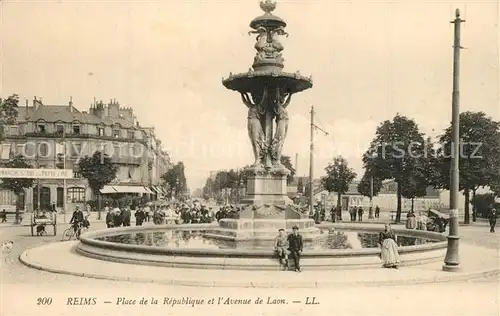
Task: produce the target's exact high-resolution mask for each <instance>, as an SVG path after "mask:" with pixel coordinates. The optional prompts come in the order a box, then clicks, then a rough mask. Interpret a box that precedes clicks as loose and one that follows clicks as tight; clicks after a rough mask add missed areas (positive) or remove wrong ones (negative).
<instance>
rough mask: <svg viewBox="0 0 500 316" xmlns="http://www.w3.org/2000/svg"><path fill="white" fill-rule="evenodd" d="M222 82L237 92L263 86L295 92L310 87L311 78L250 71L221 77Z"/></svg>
mask: <svg viewBox="0 0 500 316" xmlns="http://www.w3.org/2000/svg"><path fill="white" fill-rule="evenodd" d="M222 84H223V85H224V86H225V87H226V88H227V89H230V90H234V91H238V92H243V93H245V92H253V91H255V90H259V89H261V88H262V87H264V86H267V87H269V88H271V89H272V88H274V87H280V88H282V89H283V88H284V89H285V91H286V92H288V93H297V92H301V91H304V90H307V89H310V88H312V86H313V83H312V79H311V78H307V77H304V76H302V75H299V74H298V73H287V72H276V71H253V72H252V71H251V72H246V73H240V74H235V75H230V76H229V78H227V79H223V80H222Z"/></svg>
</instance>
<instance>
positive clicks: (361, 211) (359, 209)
mask: <svg viewBox="0 0 500 316" xmlns="http://www.w3.org/2000/svg"><path fill="white" fill-rule="evenodd" d="M364 213H365V211H364V210H363V207H362V206H360V207H359V208H358V221H359V222H362V221H363V214H364Z"/></svg>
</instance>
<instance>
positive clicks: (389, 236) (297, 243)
mask: <svg viewBox="0 0 500 316" xmlns="http://www.w3.org/2000/svg"><path fill="white" fill-rule="evenodd" d="M378 242H379V245H380V259H381V260H382V264H383V265H382V266H383V267H384V268H390V269H398V266H399V264H400V263H401V260H400V259H399V252H398V244H397V242H396V234H395V233H394V231H393V230H392V228H391V225H390V224H386V225H385V227H384V231H382V232H380V233H379V241H378ZM303 248H304V242H303V239H302V235H300V234H299V227H298V226H294V227H293V228H292V233H291V234H289V235H288V236H287V235H286V232H285V230H284V229H283V228H281V229H279V230H278V236H276V238H275V240H274V251H275V253H276V255H277V257H278V260H279V263H280V264H281V265H282V266H283V269H284V270H288V269H290V268H291V267H290V263H289V257H291V258H292V259H293V267H294V269H295V271H296V272H301V271H302V270H301V268H300V258H301V255H302V251H303Z"/></svg>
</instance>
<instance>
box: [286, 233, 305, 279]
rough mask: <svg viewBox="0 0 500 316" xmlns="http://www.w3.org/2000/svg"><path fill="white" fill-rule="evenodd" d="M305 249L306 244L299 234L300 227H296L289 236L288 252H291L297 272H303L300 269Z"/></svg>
mask: <svg viewBox="0 0 500 316" xmlns="http://www.w3.org/2000/svg"><path fill="white" fill-rule="evenodd" d="M303 247H304V242H303V241H302V236H301V235H300V234H299V227H298V226H294V227H293V232H292V233H291V234H290V235H288V250H289V251H290V257H292V259H293V263H294V265H295V271H297V272H301V271H302V270H301V269H300V255H301V254H302V249H303Z"/></svg>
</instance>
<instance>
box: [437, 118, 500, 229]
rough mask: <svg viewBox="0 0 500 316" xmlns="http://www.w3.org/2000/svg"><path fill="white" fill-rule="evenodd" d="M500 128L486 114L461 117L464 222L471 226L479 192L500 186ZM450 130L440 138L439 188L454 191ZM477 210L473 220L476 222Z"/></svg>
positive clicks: (460, 163)
mask: <svg viewBox="0 0 500 316" xmlns="http://www.w3.org/2000/svg"><path fill="white" fill-rule="evenodd" d="M499 127H500V124H499V123H498V122H496V121H494V120H493V119H492V118H491V117H488V116H486V114H485V113H484V112H470V111H469V112H464V113H461V114H460V126H459V135H460V158H459V173H460V177H459V178H460V182H459V190H460V191H462V190H463V194H464V196H465V205H464V222H465V223H466V224H469V223H470V214H469V205H470V199H471V197H470V194H471V193H472V198H474V196H475V195H476V190H477V189H478V188H480V187H484V186H487V185H490V184H493V186H495V183H500V173H499V168H498V166H499V165H500V131H499ZM451 134H452V127H451V126H449V127H448V128H447V129H446V130H445V132H444V134H443V135H441V136H440V143H441V148H440V149H439V151H438V152H439V156H438V157H437V159H436V161H435V163H436V164H437V166H436V167H435V169H436V170H438V171H439V178H438V179H437V180H436V181H435V182H436V183H435V186H436V187H438V188H441V189H447V190H450V166H451V136H452V135H451ZM475 213H476V212H475V208H474V207H473V214H472V215H473V220H475V218H476V214H475Z"/></svg>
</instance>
